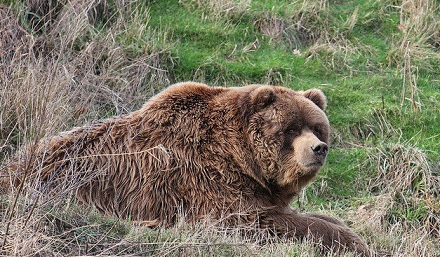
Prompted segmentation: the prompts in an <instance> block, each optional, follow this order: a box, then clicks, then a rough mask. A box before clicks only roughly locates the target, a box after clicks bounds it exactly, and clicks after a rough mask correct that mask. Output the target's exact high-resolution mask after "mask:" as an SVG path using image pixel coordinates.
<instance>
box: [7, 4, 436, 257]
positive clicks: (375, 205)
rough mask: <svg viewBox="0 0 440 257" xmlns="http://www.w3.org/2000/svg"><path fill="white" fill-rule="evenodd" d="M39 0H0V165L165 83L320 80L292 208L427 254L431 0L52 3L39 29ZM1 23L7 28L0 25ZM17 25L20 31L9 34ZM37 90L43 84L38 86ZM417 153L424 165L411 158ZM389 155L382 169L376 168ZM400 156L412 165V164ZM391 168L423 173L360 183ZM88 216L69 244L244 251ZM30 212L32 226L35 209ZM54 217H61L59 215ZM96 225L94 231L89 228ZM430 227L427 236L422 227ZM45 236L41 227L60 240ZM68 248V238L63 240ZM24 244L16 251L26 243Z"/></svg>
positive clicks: (432, 217)
mask: <svg viewBox="0 0 440 257" xmlns="http://www.w3.org/2000/svg"><path fill="white" fill-rule="evenodd" d="M43 2H44V1H41V3H39V2H38V1H27V2H26V1H19V0H15V1H1V2H0V3H1V5H2V6H7V7H8V8H10V9H6V8H3V9H1V10H0V15H4V16H5V17H9V16H8V15H10V16H11V17H13V19H11V20H10V21H9V20H8V19H6V18H5V19H4V20H0V25H1V26H0V32H2V33H3V34H2V33H0V43H2V44H0V46H2V48H1V49H0V51H2V52H0V54H1V55H0V71H1V72H3V73H0V75H2V74H4V75H5V76H3V77H2V78H4V79H3V80H2V81H1V82H2V85H4V86H3V87H2V88H0V111H1V119H2V120H1V123H0V147H2V148H1V149H2V153H1V154H0V161H1V160H2V159H3V158H4V157H5V156H6V155H9V154H12V153H14V152H15V151H17V149H20V147H21V145H22V143H23V142H24V141H26V140H35V139H38V138H39V137H41V136H44V133H46V134H47V135H53V134H56V133H57V132H60V131H63V130H67V129H69V128H71V127H72V126H75V125H80V124H82V123H84V122H87V121H91V120H94V119H98V118H104V117H107V116H108V115H109V114H120V113H126V112H128V111H131V110H133V109H134V108H135V107H138V106H140V105H142V103H143V102H145V101H146V99H147V98H148V97H149V96H151V95H153V94H155V93H157V92H158V91H159V90H160V89H162V88H164V87H165V86H167V85H169V84H170V83H173V82H179V81H187V80H195V81H199V82H205V83H207V84H209V85H213V86H241V85H244V84H247V83H267V84H277V85H282V86H285V87H289V88H293V89H296V90H305V89H309V88H320V89H322V90H323V91H324V93H325V94H326V95H327V99H328V108H327V110H326V112H327V115H328V118H329V120H330V123H331V124H332V128H333V132H332V147H331V151H330V154H329V157H328V163H327V165H326V166H325V167H324V168H323V170H322V171H321V173H320V174H319V175H318V177H317V178H316V180H315V181H314V182H313V183H312V184H311V185H310V186H309V187H308V188H307V189H306V190H305V192H304V193H303V195H302V196H300V197H299V198H298V199H296V200H295V202H294V203H293V205H294V206H298V207H300V208H301V209H303V210H305V211H311V210H313V211H319V210H320V211H328V212H331V213H332V214H334V215H339V216H341V217H343V218H344V220H346V221H347V222H350V223H351V224H354V226H355V229H356V230H358V231H360V233H361V234H362V235H363V236H365V237H366V238H367V241H368V242H369V243H371V244H372V245H373V246H375V247H376V248H378V249H386V250H387V251H389V252H392V254H391V255H393V256H398V255H399V254H403V255H408V256H410V255H420V256H432V255H434V254H437V255H438V254H440V253H439V251H438V248H436V249H435V247H433V246H432V244H431V242H435V241H436V240H438V235H439V231H438V230H439V225H438V224H439V219H438V217H439V216H440V206H439V204H438V202H439V191H438V189H437V187H438V186H437V187H436V186H435V185H436V182H438V181H440V178H439V176H440V171H439V169H440V101H439V99H440V69H439V68H438V67H439V65H440V46H439V44H440V43H439V42H440V35H439V34H438V31H440V11H439V8H438V7H437V8H436V7H435V3H436V1H435V0H424V1H421V2H420V4H421V5H422V4H427V3H428V5H426V6H425V7H424V9H423V10H424V14H425V15H424V16H414V15H416V14H417V13H418V12H417V9H416V8H415V5H411V4H412V3H413V1H407V2H408V4H407V5H405V6H402V2H401V1H391V0H368V1H362V0H355V1H306V0H304V1H302V0H299V1H279V0H278V1H277V0H272V1H234V0H229V1H228V0H224V1H209V0H182V1H171V0H166V1H131V2H130V3H127V4H126V5H125V6H122V2H119V1H108V9H107V12H108V14H109V15H107V16H106V15H103V16H102V17H101V16H100V17H98V18H97V20H98V23H96V24H91V23H90V22H89V21H90V20H89V19H87V17H86V18H84V16H81V15H76V14H75V13H74V12H73V11H72V10H73V9H74V8H73V9H69V8H71V7H69V6H67V5H66V6H64V7H63V9H62V10H70V11H68V12H67V13H62V14H61V15H60V16H59V17H70V16H69V15H71V17H72V18H71V20H69V19H66V20H61V21H60V20H57V21H59V22H54V23H47V24H43V25H39V26H43V28H44V29H42V30H41V31H40V30H38V31H36V30H34V29H33V28H32V25H31V24H32V22H31V21H30V20H28V19H27V17H29V16H27V14H28V13H29V12H30V10H33V9H32V8H31V7H32V6H31V5H32V4H34V5H36V6H39V5H43ZM71 2H72V6H74V7H75V8H77V9H76V10H83V11H84V8H87V7H86V6H88V5H84V4H83V5H81V3H85V1H81V0H78V1H71ZM427 6H431V7H429V8H428V7H427ZM432 6H434V7H432ZM34 7H35V6H34ZM89 7H90V6H89ZM81 8H83V9H81ZM401 10H403V11H402V12H401ZM87 11H90V10H85V11H84V12H83V14H84V13H85V15H87ZM422 13H423V12H422ZM6 14H8V15H6ZM89 14H90V12H89ZM412 15H413V16H414V17H415V18H412V17H413V16H412ZM98 16H99V15H98ZM13 20H14V21H16V22H15V23H14V22H13ZM423 21H426V23H422V22H423ZM2 22H3V23H2ZM7 22H10V23H8V24H13V25H14V24H15V25H14V26H19V27H20V28H18V27H14V26H12V27H11V28H13V29H12V30H4V29H3V28H6V25H5V24H6V23H7ZM82 22H83V23H82ZM14 28H15V29H16V30H15V31H14ZM2 29H3V30H2ZM20 31H26V33H28V34H26V37H19V35H20ZM49 31H51V33H48V32H49ZM67 32H68V33H67ZM277 32H278V33H277ZM8 33H10V34H8ZM14 33H15V34H14ZM271 33H272V34H271ZM30 39H32V40H30ZM14 40H15V41H14ZM69 40H70V41H69ZM35 42H37V43H35ZM18 44H23V45H21V46H22V47H17V46H18ZM33 44H36V45H33ZM38 44H40V45H41V46H44V47H39V46H40V45H38ZM29 46H31V47H29ZM32 46H38V47H35V49H42V50H39V51H41V53H42V54H41V55H36V57H35V59H33V57H32V56H33V55H32V54H29V52H26V51H34V52H35V51H37V50H35V49H34V48H32ZM29 49H31V50H29ZM102 49H103V50H102ZM34 52H32V53H34ZM405 53H407V54H405ZM50 71H52V72H50ZM404 78H405V79H404ZM409 78H412V79H413V80H409ZM17 88H20V89H17ZM48 88H50V90H48ZM412 89H413V90H414V89H415V95H414V99H411V95H410V92H411V90H412ZM33 90H35V91H33ZM39 90H40V91H39ZM33 92H34V93H33ZM35 92H37V93H35ZM38 92H50V94H46V93H45V95H44V96H41V94H40V93H38ZM41 106H45V109H44V111H43V112H44V115H45V116H44V117H47V118H48V119H50V120H51V122H48V121H44V120H42V118H41V117H42V115H41V113H42V111H41V110H40V109H39V108H41ZM414 106H416V107H417V108H415V107H414ZM31 125H32V126H34V127H31ZM36 130H37V131H36ZM40 130H41V131H43V132H44V133H43V135H40V134H39V133H38V132H39V131H40ZM399 147H404V148H407V149H409V150H414V151H413V152H409V154H405V153H402V154H403V155H402V157H401V162H398V160H394V159H393V155H392V154H389V153H388V154H387V151H391V150H392V151H394V150H396V149H397V150H398V149H399ZM3 149H4V150H3ZM397 150H396V151H397ZM397 152H398V151H397ZM398 153H400V152H398ZM425 155H426V163H425V162H424V161H420V160H425V159H424V156H425ZM405 158H406V159H405ZM392 161H394V162H395V163H394V164H393V165H394V166H389V167H388V166H387V165H389V163H390V162H392ZM406 163H410V164H413V163H414V165H415V166H416V167H419V166H420V169H415V170H411V167H410V166H411V165H410V166H405V164H406ZM383 167H388V169H384V170H382V168H383ZM399 168H402V169H409V172H414V177H416V178H419V177H423V179H424V180H422V181H423V183H419V184H418V188H417V189H415V187H414V186H413V185H412V184H414V183H418V182H420V181H418V180H417V179H416V180H415V182H414V181H410V183H406V184H404V185H405V186H404V188H403V189H401V190H403V191H401V192H400V191H399V192H397V191H393V190H392V188H393V186H396V185H397V186H400V184H396V183H397V182H396V181H394V182H395V183H394V182H393V183H394V184H393V183H392V182H390V184H386V183H385V182H386V181H384V183H379V184H377V183H376V184H374V183H373V182H374V181H376V180H377V179H378V178H379V179H382V178H384V177H387V176H391V177H393V176H395V177H393V178H395V179H396V180H399V179H400V177H399V176H400V175H399V173H398V171H399ZM411 174H412V173H411ZM372 181H373V182H372ZM390 185H391V186H390ZM432 185H434V186H432ZM399 190H400V189H399ZM383 199H387V200H383ZM388 201H389V202H388ZM382 204H383V206H382ZM362 206H367V207H368V206H370V207H371V208H370V209H368V208H367V209H366V210H367V214H368V215H369V216H370V217H373V218H374V219H375V220H374V222H378V221H380V222H381V223H380V226H379V225H377V227H376V226H374V228H375V229H376V230H375V231H373V232H372V231H370V229H369V228H367V227H365V226H363V225H362V222H363V223H368V222H370V221H371V220H368V218H365V217H363V216H362V215H360V216H359V215H358V214H353V213H357V212H358V209H357V208H359V207H362ZM374 209H380V211H377V212H373V211H372V210H374ZM350 213H351V214H350ZM43 214H44V210H43ZM83 215H86V214H83ZM368 215H367V216H368ZM375 215H377V216H375ZM43 216H44V215H43ZM72 216H74V215H72ZM87 217H88V218H87V221H86V223H85V224H74V225H73V230H74V231H75V233H77V234H78V233H79V234H78V235H77V238H78V240H80V241H81V240H85V241H81V242H79V243H77V244H76V245H77V246H78V245H79V246H81V247H83V246H84V245H87V244H88V243H87V240H92V239H93V240H94V239H96V238H98V241H94V242H95V244H96V243H97V242H100V241H99V240H101V239H102V240H104V241H106V242H112V243H115V242H117V241H118V240H122V239H121V238H124V237H127V236H128V235H131V234H130V233H135V234H134V235H132V236H133V237H135V238H136V240H140V242H142V243H146V242H149V241H150V242H151V241H153V242H155V243H158V245H155V246H151V245H150V246H148V247H152V248H151V249H153V248H154V249H153V250H152V251H153V252H154V253H160V251H162V250H163V251H165V252H166V251H168V250H169V253H174V254H176V253H177V254H178V253H181V251H183V252H182V253H193V254H196V255H197V254H199V255H200V254H201V253H202V254H203V253H205V254H212V253H217V254H220V255H226V254H232V255H234V254H235V255H240V254H245V253H246V254H247V253H249V251H248V252H246V251H243V250H242V249H241V248H240V250H236V249H235V248H232V249H231V248H228V247H227V246H224V244H226V245H227V243H228V242H229V243H231V244H232V245H233V244H237V242H236V241H234V240H235V239H234V240H230V239H224V238H223V239H219V238H217V237H216V236H213V240H214V241H215V240H219V241H220V242H221V244H220V246H219V247H216V248H215V250H212V249H211V250H209V247H208V248H203V250H201V252H197V251H196V250H194V249H196V248H197V244H195V246H194V245H191V247H190V249H192V250H191V251H189V250H183V249H189V248H185V247H186V246H182V247H180V246H179V247H177V248H176V247H174V246H173V247H174V248H173V247H171V248H170V249H168V248H167V249H168V250H167V249H165V248H166V246H164V245H166V243H164V244H162V243H163V241H164V240H163V239H160V237H161V236H162V235H153V234H152V233H153V232H151V231H148V230H142V231H141V232H139V231H137V230H138V229H137V228H136V227H131V226H130V225H129V224H125V223H118V222H120V221H115V220H113V219H111V218H108V217H99V215H98V216H97V217H98V218H96V219H95V220H94V219H93V218H90V216H87ZM35 219H36V221H35V222H39V220H40V216H37V217H36V218H35ZM59 219H60V220H67V221H69V222H70V221H72V220H74V218H72V217H71V216H69V215H68V214H67V216H62V217H61V218H59ZM17 220H18V221H20V222H21V220H20V219H17ZM18 221H17V222H18ZM428 221H429V222H431V223H433V224H434V225H432V224H431V223H430V224H431V225H430V224H428V223H429V222H428ZM436 222H437V223H436ZM95 223H96V224H98V225H97V227H94V226H89V225H91V224H95ZM17 224H18V223H17ZM63 224H64V223H63ZM356 224H357V225H356ZM52 225H53V224H52ZM393 226H394V227H393ZM435 226H437V227H435ZM414 227H420V229H414ZM393 228H396V229H395V230H393ZM430 229H431V230H435V229H437V232H435V231H434V232H432V231H431V232H429V233H431V234H429V233H428V232H426V231H430ZM39 231H40V230H39ZM103 231H104V232H103ZM133 231H137V232H133ZM190 231H191V229H190ZM395 231H398V232H399V233H400V234H399V233H397V232H395ZM421 231H424V232H421ZM40 232H41V231H40ZM58 232H59V231H58ZM58 232H57V233H58ZM168 232H169V233H171V234H172V235H171V237H172V238H173V240H175V241H179V240H180V241H179V242H183V244H184V245H185V244H186V243H188V242H187V241H185V240H184V239H182V237H183V235H182V234H181V233H182V232H177V234H176V232H175V231H171V232H170V231H168ZM168 232H165V233H168ZM193 232H194V231H193ZM17 233H19V232H17ZM42 233H43V234H46V235H48V234H50V233H51V232H48V231H45V232H42ZM57 233H55V235H54V237H55V236H60V234H59V233H58V234H57ZM75 233H74V234H75ZM136 233H137V234H136ZM144 233H145V234H146V236H145V237H143V236H142V235H143V234H144ZM183 233H184V232H183ZM188 233H189V234H190V232H188ZM396 233H397V234H396ZM426 233H427V234H426ZM436 233H437V234H436ZM402 234H403V239H402V238H401V237H402ZM416 234H422V236H421V238H422V239H420V240H422V243H421V244H422V245H423V247H425V248H424V249H428V250H427V252H423V251H421V250H420V248H417V247H415V248H401V249H399V248H398V245H399V244H400V242H399V241H402V242H405V243H406V244H409V245H413V244H415V243H414V242H415V241H416V240H417V239H414V237H413V235H416ZM425 234H426V235H425ZM428 234H429V235H428ZM52 235H53V234H52ZM151 236H153V237H155V236H157V237H155V239H151V238H149V237H151ZM189 237H190V239H191V236H189ZM107 239H108V241H107ZM112 239H115V240H113V241H112ZM400 239H401V240H400ZM425 239H426V240H425ZM93 240H92V241H93ZM155 240H156V241H155ZM188 240H189V239H188ZM197 240H199V239H197ZM197 240H196V241H197ZM411 240H412V241H411ZM165 241H166V240H165ZM142 243H141V244H140V245H142ZM48 244H49V243H48ZM72 245H75V243H71V244H69V247H70V246H72ZM99 245H100V247H103V245H102V244H100V243H99ZM122 245H123V244H122ZM206 245H208V246H209V245H211V244H210V243H209V244H205V245H204V246H206ZM81 247H80V248H81ZM129 247H130V253H135V252H136V249H135V248H136V247H135V244H134V243H133V244H130V245H129ZM148 247H147V248H148ZM194 247H195V248H194ZM240 247H241V246H240ZM423 247H422V248H423ZM37 248H38V247H37ZM37 248H36V249H37ZM251 248H252V249H251V250H250V252H251V253H257V252H261V254H262V255H264V254H275V255H277V254H279V253H285V254H287V255H290V256H301V252H300V251H301V250H302V248H295V247H294V248H291V247H290V248H289V247H287V248H282V247H281V248H276V247H275V249H271V248H264V247H263V248H262V249H260V250H257V248H255V247H254V245H252V246H251ZM30 249H31V248H30ZM118 249H119V248H118ZM164 249H165V250H164ZM207 249H208V250H207ZM234 249H235V250H234ZM83 250H84V249H83ZM101 250H102V249H98V250H96V252H97V253H99V252H100V251H101ZM144 250H145V249H144ZM29 251H30V252H26V251H25V250H23V251H22V252H18V254H19V255H25V254H28V253H32V249H31V250H29ZM63 251H66V249H63V250H62V252H63ZM185 251H186V252H185ZM68 252H69V250H68V249H67V253H68ZM92 252H93V251H92ZM115 252H117V251H115ZM115 252H112V253H115ZM141 252H142V251H141ZM147 252H148V251H147ZM312 252H313V251H312ZM63 253H65V252H63ZM70 253H77V254H85V252H81V251H72V252H70ZM149 253H151V252H149ZM309 253H310V251H309ZM311 256H313V254H311Z"/></svg>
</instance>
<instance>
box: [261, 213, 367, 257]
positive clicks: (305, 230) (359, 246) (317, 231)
mask: <svg viewBox="0 0 440 257" xmlns="http://www.w3.org/2000/svg"><path fill="white" fill-rule="evenodd" d="M323 217H325V218H323ZM326 218H327V217H326V216H322V215H317V216H313V215H306V214H284V213H267V214H265V215H261V216H260V217H259V223H260V227H261V228H269V229H271V228H273V229H274V230H275V232H276V233H277V234H278V235H280V236H287V237H292V238H296V239H303V238H307V239H309V240H312V241H313V242H315V243H318V245H320V246H321V247H322V250H323V252H328V251H330V250H332V251H334V252H341V251H354V252H356V253H359V254H362V256H371V253H370V252H369V250H368V247H367V245H366V244H365V243H364V242H363V241H362V239H361V238H360V237H359V236H358V235H356V234H355V233H354V232H352V231H351V230H349V229H348V228H346V227H345V226H341V225H339V224H338V223H340V222H334V221H335V219H333V218H329V219H328V220H327V219H326Z"/></svg>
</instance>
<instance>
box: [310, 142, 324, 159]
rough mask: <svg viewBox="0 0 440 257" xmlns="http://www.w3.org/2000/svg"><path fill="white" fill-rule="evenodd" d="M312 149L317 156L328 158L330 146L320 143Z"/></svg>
mask: <svg viewBox="0 0 440 257" xmlns="http://www.w3.org/2000/svg"><path fill="white" fill-rule="evenodd" d="M311 149H312V151H313V153H314V154H315V155H316V156H322V157H325V156H327V152H328V146H327V144H326V143H324V142H319V143H316V144H314V145H312V147H311Z"/></svg>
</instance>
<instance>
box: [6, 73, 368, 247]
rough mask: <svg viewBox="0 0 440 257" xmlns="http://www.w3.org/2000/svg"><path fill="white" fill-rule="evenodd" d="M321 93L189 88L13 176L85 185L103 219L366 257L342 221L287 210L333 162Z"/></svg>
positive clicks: (59, 141) (82, 190)
mask: <svg viewBox="0 0 440 257" xmlns="http://www.w3.org/2000/svg"><path fill="white" fill-rule="evenodd" d="M325 107H326V99H325V96H324V95H323V94H322V92H321V91H320V90H317V89H311V90H308V91H305V92H295V91H293V90H290V89H286V88H282V87H275V86H266V85H249V86H245V87H240V88H213V87H208V86H206V85H204V84H199V83H194V82H185V83H178V84H175V85H173V86H171V87H169V88H168V89H166V90H164V91H163V92H161V93H159V94H158V95H156V96H155V97H153V98H151V99H150V100H149V101H148V102H147V103H146V104H145V105H144V106H143V107H142V108H141V109H140V110H137V111H134V112H132V113H130V114H128V115H125V116H118V117H113V118H110V119H107V120H104V121H99V122H95V123H93V124H90V125H86V126H84V127H80V128H75V129H73V130H71V131H67V132H64V133H62V134H60V135H59V136H56V137H53V138H51V139H50V140H48V141H47V142H45V143H41V144H39V145H38V146H37V147H36V148H35V149H32V150H27V151H28V152H29V151H33V152H35V154H34V155H33V157H32V158H30V157H29V156H26V155H23V156H21V157H18V158H16V159H15V160H14V161H12V162H11V163H10V164H9V165H8V166H7V168H6V169H7V171H6V172H7V173H8V174H9V176H10V177H11V181H13V183H14V184H19V183H21V182H22V181H23V180H24V177H25V176H24V175H23V174H27V175H26V176H27V179H26V180H27V181H33V182H32V183H35V181H39V184H38V185H39V189H40V190H43V189H45V188H46V189H47V188H56V187H57V186H59V185H61V184H63V183H66V181H73V180H77V181H82V182H81V184H80V185H79V186H78V187H77V188H76V195H77V197H78V198H79V199H80V200H82V201H83V202H84V203H86V204H93V205H94V206H96V208H97V209H98V210H100V211H101V212H103V213H106V214H111V215H116V216H118V217H122V218H128V217H129V218H131V219H133V220H134V219H135V220H141V221H145V224H148V225H150V226H152V227H155V226H161V227H167V226H172V225H173V224H175V222H176V220H177V218H178V214H179V213H180V214H182V213H183V214H184V216H185V220H186V221H188V222H197V221H200V220H202V219H205V218H209V219H211V220H212V219H214V220H217V221H221V222H222V224H225V225H227V226H254V227H256V228H257V229H269V230H271V231H273V232H274V233H276V234H278V235H281V236H288V237H293V238H304V237H308V238H311V239H312V240H315V241H316V242H318V241H321V242H322V245H323V246H324V248H325V249H333V250H341V249H348V250H354V251H357V252H359V253H362V254H367V252H368V251H367V246H366V245H365V244H364V243H363V242H362V240H361V239H360V238H359V237H358V236H357V235H356V234H355V233H353V232H351V231H350V230H349V229H348V228H347V227H345V226H344V225H343V224H342V223H341V222H339V221H337V220H336V219H333V218H330V217H326V216H323V215H318V214H300V213H297V212H296V211H294V210H293V209H291V207H290V205H289V203H290V202H291V200H292V199H293V197H294V196H295V195H297V194H298V192H299V191H300V190H301V188H303V187H304V185H306V184H307V183H308V182H309V181H310V180H311V179H312V178H313V177H314V176H315V175H316V174H317V172H318V170H319V169H320V168H321V167H322V165H323V164H324V162H325V159H326V155H327V150H328V146H327V144H328V141H329V122H328V120H327V117H326V115H325V114H324V112H323V110H324V108H325Z"/></svg>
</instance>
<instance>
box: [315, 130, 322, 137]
mask: <svg viewBox="0 0 440 257" xmlns="http://www.w3.org/2000/svg"><path fill="white" fill-rule="evenodd" d="M314 132H315V135H316V136H317V137H322V130H321V128H315V129H314Z"/></svg>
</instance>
